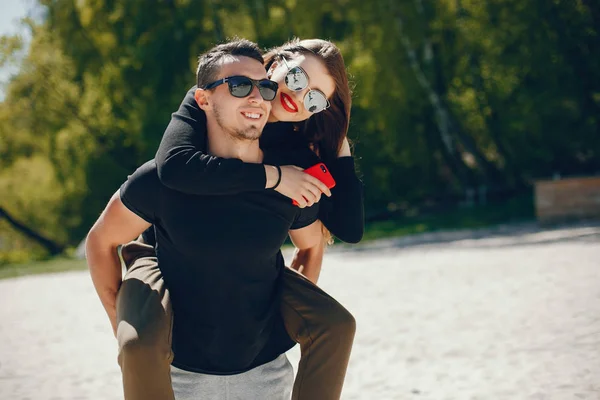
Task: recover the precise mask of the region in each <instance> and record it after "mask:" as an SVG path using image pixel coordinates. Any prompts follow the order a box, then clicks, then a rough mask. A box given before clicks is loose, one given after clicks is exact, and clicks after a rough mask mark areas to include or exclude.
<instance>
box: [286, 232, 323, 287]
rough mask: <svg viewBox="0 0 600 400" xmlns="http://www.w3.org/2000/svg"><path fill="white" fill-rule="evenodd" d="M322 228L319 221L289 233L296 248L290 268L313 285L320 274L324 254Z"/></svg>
mask: <svg viewBox="0 0 600 400" xmlns="http://www.w3.org/2000/svg"><path fill="white" fill-rule="evenodd" d="M322 227H323V224H321V222H320V221H315V222H313V223H312V224H310V225H308V226H306V227H304V228H300V229H295V230H291V231H290V239H292V243H294V246H296V251H295V253H294V258H293V260H292V263H291V265H290V268H293V269H295V270H297V271H298V272H300V273H301V274H302V275H304V276H306V277H307V278H308V279H309V280H310V281H311V282H312V283H314V284H315V285H316V284H317V281H318V280H319V275H320V274H321V265H322V264H323V254H324V252H325V238H324V237H323V231H322Z"/></svg>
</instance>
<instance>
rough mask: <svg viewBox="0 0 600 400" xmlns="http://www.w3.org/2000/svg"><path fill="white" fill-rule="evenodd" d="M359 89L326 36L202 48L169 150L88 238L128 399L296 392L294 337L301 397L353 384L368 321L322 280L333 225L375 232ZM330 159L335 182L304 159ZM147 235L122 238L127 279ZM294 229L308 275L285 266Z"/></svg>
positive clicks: (127, 253) (297, 259) (338, 230)
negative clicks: (272, 45)
mask: <svg viewBox="0 0 600 400" xmlns="http://www.w3.org/2000/svg"><path fill="white" fill-rule="evenodd" d="M267 78H268V79H267ZM350 101H351V100H350V89H349V87H348V81H347V78H346V72H345V67H344V63H343V59H342V57H341V54H340V52H339V50H338V49H337V48H336V47H335V45H333V44H332V43H331V42H328V41H323V40H304V41H298V40H295V41H292V42H290V43H287V44H285V45H283V46H281V47H279V48H276V49H273V50H272V51H270V52H269V53H267V54H266V55H265V57H264V58H263V56H262V55H261V53H260V50H259V49H258V47H257V46H256V45H255V44H254V43H251V42H248V41H246V40H236V41H232V42H229V43H226V44H222V45H219V46H217V47H215V48H213V49H212V50H210V51H208V52H207V53H205V54H204V55H202V56H201V57H200V59H199V65H198V72H197V87H196V88H192V90H190V91H189V92H188V94H187V96H186V97H185V99H184V101H183V103H182V104H181V106H180V108H179V110H178V111H177V112H176V113H174V114H173V117H172V120H171V123H170V124H169V126H168V127H167V130H166V132H165V135H164V137H163V140H162V142H161V145H160V148H159V150H158V152H157V155H156V158H155V160H152V161H149V162H148V163H146V164H144V165H143V166H142V167H140V168H139V169H138V170H137V171H135V172H134V173H133V175H132V176H130V177H129V178H128V180H127V181H126V182H125V183H124V184H123V186H122V187H121V188H120V190H119V191H118V192H117V193H115V194H114V195H113V197H112V198H111V200H110V201H109V204H108V205H107V207H106V209H105V210H104V212H103V213H102V215H101V216H100V217H99V219H98V221H97V222H96V223H95V224H94V226H93V227H92V229H91V231H90V233H89V234H88V239H87V242H86V252H87V258H88V265H89V267H90V272H91V275H92V279H93V282H94V286H95V287H96V290H97V292H98V294H99V297H100V299H101V301H102V304H103V306H104V307H105V309H106V311H107V313H108V315H109V319H110V321H111V324H112V326H113V330H114V332H115V335H116V336H117V339H118V342H119V363H120V365H121V368H122V372H123V384H124V390H125V398H126V399H173V398H177V399H191V398H203V399H229V398H231V399H238V398H240V399H255V398H256V399H285V398H289V394H290V390H291V387H292V380H293V372H292V369H291V366H290V364H289V362H288V361H287V359H286V357H285V354H284V353H285V351H287V350H289V349H290V348H291V347H292V346H293V345H294V342H297V343H300V345H301V360H300V364H299V368H298V375H297V377H296V380H295V382H294V383H293V395H292V396H293V398H294V399H337V398H339V397H340V393H341V389H342V384H343V380H344V376H345V372H346V367H347V364H348V359H349V355H350V350H351V347H352V341H353V338H354V329H355V323H354V319H353V318H352V316H351V315H350V314H349V313H348V311H346V310H345V309H344V308H343V307H342V306H341V305H340V304H339V303H337V302H336V301H335V300H334V299H333V298H331V297H330V296H328V295H327V294H326V293H325V292H323V291H322V290H321V289H319V288H318V287H317V286H316V285H315V284H314V283H316V281H317V279H318V274H319V271H320V267H321V261H322V256H323V250H324V245H325V242H326V241H327V238H328V237H329V236H330V234H329V231H328V230H331V232H333V233H334V234H335V235H336V236H338V237H340V238H341V239H342V240H345V241H349V242H356V241H358V240H360V238H361V236H362V229H363V209H362V185H361V183H360V181H359V180H358V179H357V178H356V175H355V174H354V164H353V160H352V157H351V154H350V149H349V146H348V141H347V139H346V132H347V129H348V123H349V115H350ZM267 122H269V123H268V124H267ZM265 125H266V127H265ZM263 128H265V129H264V132H262V131H263ZM261 133H262V136H261ZM259 138H260V142H259V140H258V139H259ZM317 155H318V156H319V157H320V158H319V157H317ZM320 160H322V161H324V162H325V163H326V164H327V166H328V167H329V169H330V170H331V173H332V175H333V176H334V178H335V179H336V181H337V186H336V187H335V188H334V189H332V190H331V193H330V192H329V190H328V189H327V188H326V187H325V186H324V185H322V184H321V183H320V182H319V181H318V180H316V179H314V178H312V177H311V176H309V175H307V174H304V173H303V172H302V171H301V170H302V169H304V168H307V167H309V166H312V165H314V164H316V163H317V162H319V161H320ZM322 193H325V194H326V195H328V196H329V195H331V197H324V198H323V199H322V200H321V199H320V196H321V194H322ZM292 200H296V201H297V202H298V203H299V206H298V207H296V206H294V205H293V204H292ZM319 200H321V201H319ZM323 225H324V227H323ZM141 233H143V235H142V237H143V240H141V241H135V242H131V243H129V244H127V245H125V246H123V249H122V255H123V259H124V261H125V263H126V266H127V267H128V271H127V273H126V275H125V278H124V279H123V280H121V266H120V261H119V258H118V255H117V252H116V249H117V247H118V246H119V245H120V244H121V243H127V242H129V241H131V240H132V239H134V238H136V237H138V235H140V234H141ZM288 233H289V235H290V237H291V238H292V241H293V242H294V244H295V245H296V247H297V250H296V253H295V255H294V260H293V262H292V265H291V266H292V267H293V268H295V269H298V270H300V271H302V273H304V274H305V275H306V276H307V277H308V278H309V279H310V280H309V279H307V278H305V277H304V276H302V275H301V274H299V273H298V272H296V271H294V270H293V269H290V268H287V267H285V266H284V264H283V263H284V261H283V257H282V255H281V252H280V246H281V245H282V244H283V242H284V240H285V237H286V235H287V234H288ZM155 250H156V254H155V253H154V251H155ZM159 267H160V269H159ZM311 281H312V282H311ZM290 338H291V340H290ZM292 340H293V341H292Z"/></svg>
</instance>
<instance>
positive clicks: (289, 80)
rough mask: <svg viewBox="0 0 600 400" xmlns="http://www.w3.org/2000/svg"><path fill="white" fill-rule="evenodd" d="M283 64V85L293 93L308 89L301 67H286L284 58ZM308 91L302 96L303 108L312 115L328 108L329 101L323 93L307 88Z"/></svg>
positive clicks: (304, 73)
mask: <svg viewBox="0 0 600 400" xmlns="http://www.w3.org/2000/svg"><path fill="white" fill-rule="evenodd" d="M281 59H282V60H283V63H284V64H285V66H286V68H287V69H288V72H287V74H286V75H285V85H286V86H287V87H288V88H289V89H290V90H293V91H294V92H299V91H301V90H304V89H306V88H307V87H308V74H307V73H306V71H304V70H303V69H302V67H291V68H290V66H289V65H288V63H287V61H286V60H285V57H281ZM308 89H309V91H308V92H307V93H306V95H305V96H304V108H306V109H307V110H308V111H310V112H311V113H313V114H316V113H318V112H321V111H323V110H325V109H327V108H329V106H330V104H329V100H327V96H325V93H323V92H321V91H320V90H316V89H311V88H308Z"/></svg>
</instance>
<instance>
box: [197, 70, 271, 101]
mask: <svg viewBox="0 0 600 400" xmlns="http://www.w3.org/2000/svg"><path fill="white" fill-rule="evenodd" d="M225 82H227V85H228V86H229V93H231V95H232V96H233V97H239V98H242V97H246V96H249V95H250V93H252V87H253V86H256V87H257V88H258V91H259V92H260V95H261V96H262V98H263V99H265V100H266V101H271V100H273V99H274V98H275V96H276V95H277V89H278V88H279V86H278V85H277V82H274V81H272V80H269V79H260V80H256V79H250V78H248V77H247V76H241V75H236V76H229V77H227V78H223V79H219V80H218V81H214V82H212V83H209V84H208V85H204V86H203V87H202V88H201V89H212V88H215V87H217V86H219V85H222V84H224V83H225Z"/></svg>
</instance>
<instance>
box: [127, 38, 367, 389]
mask: <svg viewBox="0 0 600 400" xmlns="http://www.w3.org/2000/svg"><path fill="white" fill-rule="evenodd" d="M264 58H265V66H266V68H267V71H268V73H267V75H268V76H269V77H270V79H272V80H274V81H276V82H278V83H279V89H280V91H279V93H278V95H277V97H276V98H275V100H274V101H273V103H272V111H271V115H270V118H269V122H271V123H270V124H268V125H267V127H266V128H265V130H264V132H263V135H262V137H261V146H262V147H263V148H276V149H281V150H285V151H294V150H295V149H298V150H304V151H305V150H306V148H307V147H310V148H311V149H312V150H313V151H314V152H315V153H316V154H318V155H319V156H320V158H321V159H322V160H323V161H324V162H325V163H326V164H327V166H328V167H329V169H330V171H331V173H332V175H333V176H334V178H335V179H336V182H337V185H336V187H335V188H334V189H332V191H331V194H332V196H331V198H323V199H322V200H321V203H320V210H321V211H320V212H319V218H320V220H321V221H322V222H323V224H324V226H325V227H326V228H328V229H329V230H331V231H332V232H333V233H334V234H335V235H336V236H338V237H339V238H340V239H342V240H344V241H348V242H358V241H359V240H360V238H361V237H362V232H363V207H362V185H361V183H360V181H359V180H358V179H357V178H356V175H355V174H354V163H353V159H352V157H351V154H350V148H349V145H348V141H347V139H346V133H347V130H348V123H349V117H350V105H351V94H350V88H349V85H348V81H347V77H346V72H345V66H344V62H343V58H342V56H341V54H340V52H339V49H337V47H335V45H333V44H332V43H331V42H328V41H324V40H318V39H313V40H303V41H299V40H294V41H291V42H289V43H286V44H284V45H283V46H281V47H278V48H275V49H273V50H271V51H269V52H268V53H267V54H266V56H265V57H264ZM193 91H194V89H192V90H191V91H190V92H188V95H187V96H186V98H185V99H184V101H183V103H182V105H181V107H180V109H179V111H178V112H177V113H175V114H173V118H172V120H171V123H170V124H169V126H168V128H167V130H166V132H165V135H164V137H163V140H162V142H161V145H160V148H159V150H158V153H157V155H156V162H157V166H158V171H159V176H160V178H161V181H162V183H163V184H165V185H166V186H168V187H170V188H172V189H175V190H179V191H182V192H186V193H192V194H200V195H210V194H233V193H239V192H244V191H254V190H264V189H275V190H277V191H279V192H280V193H282V194H284V195H286V196H288V197H290V198H291V199H294V200H296V201H298V203H299V205H300V206H301V207H303V206H310V205H312V204H313V203H314V202H316V201H319V199H320V194H321V193H320V191H319V190H317V188H319V187H322V186H319V185H318V184H316V183H315V182H314V181H311V179H312V178H311V177H309V176H308V175H307V174H304V173H302V172H301V171H299V170H298V169H297V168H295V167H291V166H284V167H281V169H277V168H274V167H271V166H268V165H260V164H245V163H242V162H241V161H239V160H231V159H230V160H228V159H219V158H216V157H211V156H208V155H206V154H204V153H203V151H204V149H205V147H206V146H205V140H206V126H205V116H204V114H203V112H202V111H200V109H199V108H198V106H197V104H196V102H195V100H194V98H193ZM283 121H285V122H283ZM324 191H325V192H326V190H324ZM290 201H291V200H290ZM323 231H324V234H325V237H328V236H329V232H327V231H326V230H325V229H324V230H323ZM144 237H145V240H146V242H148V243H150V245H146V244H144V243H141V242H132V243H130V244H128V245H125V246H124V248H123V251H122V254H123V259H124V261H125V263H126V265H127V266H128V275H129V276H130V277H132V278H135V279H137V280H141V281H142V282H145V283H147V284H148V285H149V286H150V287H151V288H152V289H153V290H154V291H156V292H158V293H159V294H160V296H161V300H162V305H163V308H164V313H163V314H162V315H160V316H159V317H152V318H154V320H152V321H149V322H148V324H146V326H148V332H138V333H137V334H138V337H137V338H135V340H131V336H129V337H128V339H124V337H125V336H126V335H120V332H117V337H118V338H119V347H120V352H119V361H120V364H121V368H122V370H123V379H124V387H125V394H126V398H128V399H129V398H146V399H147V398H161V399H164V398H173V394H172V390H171V389H170V387H171V381H170V375H169V371H170V369H169V364H170V361H169V357H168V356H164V355H165V354H169V355H170V343H169V335H170V321H171V310H170V303H169V294H168V290H167V289H166V287H165V285H164V282H163V281H162V279H161V275H160V271H159V270H158V268H157V265H156V258H155V257H154V250H153V245H152V244H153V238H152V232H147V233H146V234H145V235H144ZM327 240H329V238H327ZM324 243H325V240H324V241H323V244H324ZM321 250H322V249H321ZM321 258H322V252H321V253H319V254H302V253H296V254H295V257H294V261H293V263H292V266H295V267H297V268H300V266H301V265H307V266H308V265H311V266H315V267H314V268H313V269H311V270H306V271H303V272H304V273H305V274H306V275H307V276H308V277H309V278H311V280H312V281H313V282H314V283H316V281H317V279H318V274H319V270H320V260H321ZM135 290H137V293H134V291H135ZM136 296H137V298H138V299H139V297H140V294H139V289H135V286H130V285H127V277H126V278H125V280H124V282H123V286H122V288H121V290H120V292H119V300H118V305H117V310H118V311H119V310H121V314H123V313H124V312H131V310H132V309H133V310H135V307H136V304H135V302H134V301H133V300H132V299H133V298H135V297H136ZM281 299H282V308H281V310H282V316H283V320H284V323H285V327H286V330H287V332H288V334H289V335H290V337H292V338H293V339H294V341H296V342H298V343H300V345H301V352H302V358H301V360H300V364H299V368H298V375H297V378H296V382H295V383H294V392H293V398H294V399H315V398H318V399H337V398H339V396H340V393H341V388H342V384H343V380H344V376H345V372H346V367H347V364H348V359H349V355H350V350H351V346H352V341H353V337H354V329H355V326H354V324H355V323H354V319H353V318H352V316H351V315H350V314H349V313H348V312H347V311H346V310H345V309H344V308H343V307H342V306H341V305H339V303H337V302H336V301H335V300H334V299H333V298H331V297H330V296H328V295H327V294H326V293H325V292H323V291H322V290H321V289H319V288H318V287H316V285H314V284H313V283H311V282H310V281H309V280H307V279H305V278H304V277H302V276H301V275H300V274H298V273H296V272H294V271H292V270H289V269H286V271H284V274H283V277H282V288H281ZM140 307H143V305H140ZM118 320H121V318H120V317H119V315H118ZM119 327H120V324H119ZM290 347H291V345H289V344H287V347H286V348H285V350H287V349H289V348H290ZM285 350H282V351H285ZM140 371H143V378H144V379H143V380H142V379H140V377H141V376H140ZM147 381H151V382H153V384H154V385H153V386H156V384H157V383H158V386H160V387H161V388H162V389H161V391H160V393H158V392H156V391H155V392H153V393H147V392H146V390H147V388H148V385H147V384H146V383H145V382H147Z"/></svg>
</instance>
